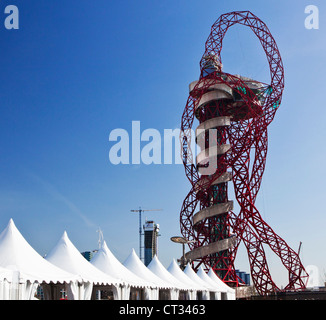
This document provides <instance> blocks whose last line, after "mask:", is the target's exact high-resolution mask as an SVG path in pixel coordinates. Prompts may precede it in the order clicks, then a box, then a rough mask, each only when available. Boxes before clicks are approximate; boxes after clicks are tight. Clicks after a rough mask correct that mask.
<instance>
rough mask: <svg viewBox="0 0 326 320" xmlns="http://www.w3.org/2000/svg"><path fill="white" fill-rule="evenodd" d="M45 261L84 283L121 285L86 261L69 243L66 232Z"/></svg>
mask: <svg viewBox="0 0 326 320" xmlns="http://www.w3.org/2000/svg"><path fill="white" fill-rule="evenodd" d="M46 260H47V261H49V262H51V263H53V264H54V265H56V266H58V267H60V268H62V269H64V270H66V271H68V272H70V273H72V274H75V275H78V276H80V277H81V278H82V279H83V280H84V281H88V282H92V283H94V284H103V285H111V284H113V285H118V284H120V283H121V281H119V280H118V279H116V278H113V277H111V276H109V275H107V274H105V273H104V272H102V271H101V270H99V269H97V268H96V267H95V266H93V265H92V264H91V263H90V262H89V261H87V260H86V259H85V258H84V257H83V256H82V254H81V253H80V252H79V251H78V249H77V248H76V247H75V246H74V245H73V243H72V242H71V241H70V239H69V238H68V235H67V232H66V231H65V232H64V233H63V235H62V237H61V238H60V240H59V241H58V243H57V244H56V245H55V246H54V248H53V249H52V250H51V251H50V252H49V254H48V255H47V256H46Z"/></svg>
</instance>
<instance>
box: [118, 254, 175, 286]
mask: <svg viewBox="0 0 326 320" xmlns="http://www.w3.org/2000/svg"><path fill="white" fill-rule="evenodd" d="M123 265H124V266H125V267H126V268H128V269H129V270H130V271H131V272H133V273H135V274H136V275H137V276H138V277H140V278H143V279H145V280H146V281H148V282H151V283H153V284H154V286H156V287H159V288H164V289H167V288H174V287H175V286H173V285H172V284H170V283H168V282H166V281H164V280H162V279H160V278H159V277H158V276H156V275H155V274H154V273H153V272H152V271H151V270H149V269H148V268H147V267H146V266H145V265H144V264H143V263H142V262H141V261H140V259H139V258H138V256H137V254H136V252H135V250H134V249H132V251H131V253H130V255H129V256H128V258H127V259H126V260H125V261H124V263H123Z"/></svg>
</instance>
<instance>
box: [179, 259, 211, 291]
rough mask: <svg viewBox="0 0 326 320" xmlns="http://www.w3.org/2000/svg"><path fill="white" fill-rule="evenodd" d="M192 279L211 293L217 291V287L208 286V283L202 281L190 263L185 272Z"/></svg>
mask: <svg viewBox="0 0 326 320" xmlns="http://www.w3.org/2000/svg"><path fill="white" fill-rule="evenodd" d="M183 272H184V273H185V274H186V275H187V276H188V277H189V278H190V279H192V280H193V281H194V282H196V283H198V284H199V285H201V286H203V287H205V288H206V290H209V291H217V289H216V288H215V287H213V286H212V285H210V284H208V283H207V282H206V281H204V280H202V279H201V278H200V277H199V276H198V275H197V274H196V273H195V271H194V270H193V269H192V268H191V266H190V264H189V263H188V264H187V266H186V268H185V270H184V271H183Z"/></svg>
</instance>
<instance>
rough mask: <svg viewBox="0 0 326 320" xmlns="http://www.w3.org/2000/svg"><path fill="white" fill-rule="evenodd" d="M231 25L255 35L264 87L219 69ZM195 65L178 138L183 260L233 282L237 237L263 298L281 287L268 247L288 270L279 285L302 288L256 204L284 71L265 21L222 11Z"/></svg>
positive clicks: (295, 262) (291, 257)
mask: <svg viewBox="0 0 326 320" xmlns="http://www.w3.org/2000/svg"><path fill="white" fill-rule="evenodd" d="M235 24H240V25H244V26H248V27H250V28H251V30H252V31H253V32H254V33H255V35H256V36H257V37H258V38H259V40H260V43H261V45H262V46H263V49H264V51H265V53H266V56H267V60H268V63H269V67H270V75H271V82H270V84H265V83H262V82H258V81H255V80H253V79H249V78H246V77H243V76H238V75H237V76H235V75H231V74H228V73H225V72H223V71H222V61H221V50H222V42H223V38H224V36H225V34H226V32H227V30H228V29H229V28H230V27H232V26H233V25H235ZM200 69H201V73H200V78H199V80H198V81H195V82H192V83H191V84H190V86H189V91H190V95H189V98H188V100H187V104H186V107H185V109H184V112H183V115H182V124H181V135H180V142H181V149H182V160H183V164H184V167H185V172H186V175H187V178H188V179H189V181H190V183H191V185H192V188H191V190H190V192H189V194H188V195H187V197H186V198H185V200H184V202H183V205H182V209H181V213H180V224H181V232H182V235H183V236H184V237H185V238H186V239H187V240H189V242H190V241H191V242H190V243H189V244H188V245H189V248H190V251H189V252H187V253H186V258H187V260H188V261H192V262H193V265H194V267H195V269H197V268H198V267H199V266H200V265H202V266H203V267H204V269H205V270H208V269H209V268H212V269H213V271H214V272H215V273H216V274H217V275H218V276H219V277H220V278H221V279H222V280H223V281H224V282H225V283H227V284H229V285H230V286H238V285H239V283H241V279H240V278H239V277H238V276H237V275H236V272H235V267H234V262H235V258H236V254H237V250H238V247H239V244H240V243H241V241H243V243H244V245H245V247H246V250H247V253H248V257H249V262H250V269H251V270H250V272H251V278H252V281H253V284H254V286H255V288H256V290H257V291H258V293H259V294H261V295H265V294H268V293H271V292H275V291H280V289H279V288H278V287H277V285H276V284H275V283H274V281H273V280H272V277H271V274H270V271H269V268H268V264H267V261H266V256H265V251H264V248H263V245H268V246H269V247H270V248H271V250H272V251H273V252H274V253H275V254H276V255H277V256H278V257H279V258H280V259H281V262H282V264H283V265H284V267H285V268H286V269H287V271H288V274H289V282H288V284H287V285H286V287H285V288H284V289H283V290H300V289H304V288H305V284H306V281H307V279H308V275H307V273H306V271H305V269H304V267H303V265H302V263H301V261H300V258H299V256H298V254H297V253H296V252H295V251H294V250H292V249H291V248H290V247H289V246H288V245H287V244H286V242H285V241H284V240H283V239H282V238H281V237H279V236H278V235H277V234H276V233H275V232H274V231H273V230H272V228H271V227H270V226H269V225H268V224H267V223H266V222H265V221H264V220H263V218H262V217H261V215H260V213H259V211H258V209H257V208H256V206H255V200H256V198H257V193H258V191H259V188H260V185H261V180H262V175H263V172H264V169H265V164H266V156H267V144H268V137H267V127H268V125H269V124H270V123H271V122H272V120H273V118H274V115H275V113H276V111H277V109H278V108H279V106H280V104H281V100H282V93H283V89H284V69H283V64H282V60H281V57H280V54H279V51H278V48H277V45H276V43H275V40H274V38H273V37H272V35H271V33H270V31H269V30H268V28H267V26H266V25H265V24H264V22H262V21H261V20H260V19H259V18H257V17H256V16H255V15H253V14H252V13H251V12H249V11H239V12H231V13H227V14H223V15H222V16H221V17H220V18H219V19H218V20H217V21H216V22H215V23H214V25H213V26H212V29H211V33H210V36H209V38H208V39H207V41H206V47H205V53H204V54H203V57H202V59H201V61H200ZM195 117H196V118H197V120H198V121H199V126H198V127H197V128H196V131H195V132H196V134H195V140H196V143H197V144H199V145H200V146H202V149H203V150H202V151H201V152H200V153H199V154H198V155H197V157H196V161H195V162H196V163H195V164H194V161H193V154H192V151H191V139H192V138H194V135H193V134H192V133H193V132H194V131H193V130H192V126H193V122H194V119H195ZM212 141H214V143H212ZM212 164H214V170H212ZM210 165H211V166H210ZM205 170H206V171H205ZM228 181H233V185H234V193H235V197H236V200H237V202H238V204H239V206H240V212H239V214H235V213H234V212H233V202H232V201H230V200H229V199H228V185H227V183H228ZM197 207H198V209H197Z"/></svg>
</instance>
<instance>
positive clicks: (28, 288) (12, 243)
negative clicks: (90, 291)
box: [0, 219, 80, 300]
mask: <svg viewBox="0 0 326 320" xmlns="http://www.w3.org/2000/svg"><path fill="white" fill-rule="evenodd" d="M0 266H1V267H2V268H6V269H9V270H11V271H12V272H13V274H12V275H13V278H12V279H11V289H10V292H8V291H7V292H6V293H2V294H3V295H5V297H6V298H8V299H10V300H18V299H19V300H31V299H34V295H35V292H36V289H37V287H38V285H39V284H42V286H43V287H44V288H48V287H49V286H50V285H51V286H52V287H53V285H56V284H60V285H61V286H62V285H63V286H64V287H66V289H67V290H69V289H71V291H73V290H74V288H76V286H77V281H78V280H80V279H79V278H78V277H76V276H75V275H73V274H70V273H68V272H66V271H64V270H62V269H60V268H58V267H56V266H55V265H53V264H51V263H50V262H48V261H46V260H45V259H44V258H43V257H42V256H41V255H39V254H38V253H37V252H36V251H35V250H34V249H33V248H32V247H31V246H30V244H29V243H28V242H27V241H26V240H25V238H24V237H23V236H22V234H21V233H20V232H19V230H18V229H17V227H16V226H15V224H14V221H13V220H12V219H10V221H9V223H8V225H7V227H6V228H5V229H4V230H3V231H2V233H1V234H0ZM8 280H9V279H7V282H8ZM5 287H6V288H5V290H8V288H9V286H8V285H6V286H5ZM3 289H4V288H3ZM52 289H58V288H52ZM52 292H53V295H52V296H47V297H46V298H48V299H54V298H56V297H57V296H54V295H55V294H57V293H58V291H57V290H52Z"/></svg>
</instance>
